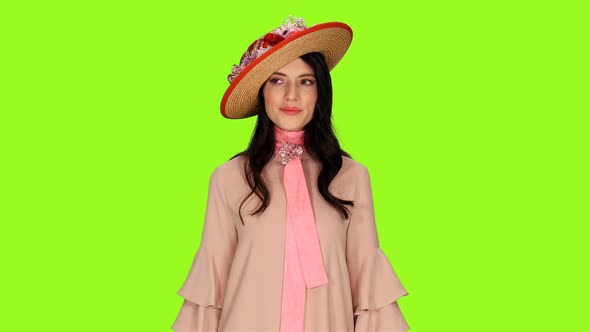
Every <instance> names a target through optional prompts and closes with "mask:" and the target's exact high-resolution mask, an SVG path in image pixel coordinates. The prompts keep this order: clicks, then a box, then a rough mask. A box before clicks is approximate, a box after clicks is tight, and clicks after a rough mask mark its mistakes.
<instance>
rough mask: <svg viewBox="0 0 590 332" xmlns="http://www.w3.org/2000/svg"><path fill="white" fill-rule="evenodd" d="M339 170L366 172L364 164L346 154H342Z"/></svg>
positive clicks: (355, 172) (353, 172)
mask: <svg viewBox="0 0 590 332" xmlns="http://www.w3.org/2000/svg"><path fill="white" fill-rule="evenodd" d="M341 171H343V172H346V173H351V174H362V173H365V172H368V170H367V167H366V166H365V165H363V164H361V163H360V162H358V161H356V160H353V159H351V158H349V157H346V156H342V168H341Z"/></svg>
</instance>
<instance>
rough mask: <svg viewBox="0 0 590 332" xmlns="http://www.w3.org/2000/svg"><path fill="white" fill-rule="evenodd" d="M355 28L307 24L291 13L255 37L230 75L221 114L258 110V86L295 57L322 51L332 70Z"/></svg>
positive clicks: (239, 114)
mask: <svg viewBox="0 0 590 332" xmlns="http://www.w3.org/2000/svg"><path fill="white" fill-rule="evenodd" d="M351 41H352V29H351V28H350V27H349V26H348V25H346V24H344V23H341V22H330V23H322V24H317V25H314V26H311V27H309V28H308V27H307V26H306V25H305V21H304V20H303V19H300V18H293V17H291V16H289V18H288V19H287V20H285V21H284V22H283V24H282V25H281V26H280V27H278V28H276V29H275V30H273V31H271V32H269V33H267V34H265V35H264V36H262V37H260V38H259V39H257V40H255V41H254V42H253V43H252V44H251V45H250V47H248V50H246V53H244V54H243V55H242V58H241V59H240V64H239V65H234V66H233V69H232V72H231V74H230V75H229V76H228V80H229V82H230V86H229V87H228V88H227V90H226V91H225V94H224V95H223V98H222V100H221V115H223V116H224V117H226V118H229V119H242V118H247V117H250V116H253V115H256V114H257V112H258V107H257V106H258V105H257V104H258V90H259V89H260V87H261V86H262V84H263V83H264V82H265V81H266V80H267V79H268V77H269V76H270V75H272V73H274V72H276V71H277V70H278V69H279V68H281V67H283V66H285V65H287V64H288V63H289V62H291V61H293V60H295V59H296V58H298V57H300V56H302V55H304V54H307V53H310V52H320V53H322V54H323V55H324V57H325V58H326V62H327V64H328V68H329V69H330V70H332V68H334V67H335V66H336V64H337V63H338V62H339V61H340V59H342V57H343V56H344V54H345V53H346V51H347V50H348V47H349V46H350V42H351Z"/></svg>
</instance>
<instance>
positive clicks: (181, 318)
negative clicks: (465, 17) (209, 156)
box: [172, 18, 409, 332]
mask: <svg viewBox="0 0 590 332" xmlns="http://www.w3.org/2000/svg"><path fill="white" fill-rule="evenodd" d="M351 40H352V30H351V29H350V27H349V26H347V25H346V24H343V23H339V22H332V23H324V24H319V25H315V26H312V27H310V28H307V27H306V26H305V24H304V21H303V20H302V19H294V18H289V19H288V20H287V21H285V22H283V25H281V26H280V27H279V28H277V29H275V30H274V31H272V32H270V33H267V34H266V35H264V36H263V37H261V38H259V39H258V40H256V41H255V42H254V43H252V44H251V45H250V47H249V48H248V50H247V51H246V53H245V54H244V55H243V56H242V58H241V60H240V65H236V66H234V68H233V70H232V73H231V74H230V75H229V77H228V78H229V81H230V86H229V88H228V89H227V91H226V93H225V95H224V97H223V99H222V103H221V113H222V115H223V116H225V117H226V118H233V119H239V118H245V117H249V116H254V115H256V116H257V123H256V128H255V130H254V134H253V136H252V139H251V141H250V144H249V146H248V148H247V149H246V150H245V151H244V152H242V153H240V154H238V155H237V156H235V157H234V158H232V159H231V160H230V161H228V162H226V163H224V164H222V165H221V166H219V167H218V168H217V169H216V170H215V171H214V172H213V174H212V175H211V179H210V184H209V196H208V202H207V212H206V216H205V224H204V227H203V234H202V239H201V244H200V247H199V250H198V252H197V254H196V256H195V259H194V262H193V264H192V267H191V270H190V272H189V275H188V277H187V279H186V281H185V282H184V285H183V286H182V288H181V289H180V291H179V292H178V293H179V295H180V296H182V297H183V298H184V302H183V304H182V307H181V309H180V313H179V314H178V317H177V318H176V321H175V322H174V325H173V327H172V328H173V329H174V330H175V331H179V332H188V331H223V332H226V331H227V332H230V331H232V332H233V331H281V332H286V331H293V332H295V331H297V332H302V331H318V332H319V331H334V332H335V331H338V332H341V331H342V332H345V331H369V332H370V331H406V330H408V329H409V327H408V324H407V323H406V321H405V319H404V317H403V315H402V313H401V311H400V308H399V306H398V303H397V300H398V299H399V298H400V297H401V296H404V295H407V292H406V290H405V289H404V287H403V286H402V284H401V282H400V280H399V279H398V277H397V276H396V274H395V272H394V270H393V268H392V267H391V264H390V263H389V261H388V259H387V258H386V256H385V255H384V253H383V252H382V251H381V249H380V247H379V240H378V236H377V231H376V225H375V218H374V211H373V201H372V193H371V184H370V179H369V175H368V172H367V169H366V168H365V167H364V166H363V165H362V164H360V163H358V162H356V161H353V160H352V159H351V158H350V156H349V155H348V154H347V153H345V152H344V151H343V150H342V149H341V148H340V145H339V143H338V139H337V138H336V136H335V134H334V131H333V128H332V122H331V113H332V84H331V78H330V70H331V69H332V68H334V66H335V65H336V64H337V63H338V62H339V61H340V59H341V58H342V57H343V56H344V54H345V53H346V51H347V49H348V47H349V45H350V42H351Z"/></svg>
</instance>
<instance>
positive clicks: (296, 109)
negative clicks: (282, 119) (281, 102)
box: [279, 106, 302, 115]
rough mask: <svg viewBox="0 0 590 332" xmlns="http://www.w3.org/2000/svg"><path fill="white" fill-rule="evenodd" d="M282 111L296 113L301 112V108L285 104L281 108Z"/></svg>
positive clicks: (290, 113)
mask: <svg viewBox="0 0 590 332" xmlns="http://www.w3.org/2000/svg"><path fill="white" fill-rule="evenodd" d="M279 109H280V110H281V111H282V112H284V113H286V114H288V115H295V114H297V113H299V112H301V111H302V110H301V108H299V107H294V106H283V107H281V108H279Z"/></svg>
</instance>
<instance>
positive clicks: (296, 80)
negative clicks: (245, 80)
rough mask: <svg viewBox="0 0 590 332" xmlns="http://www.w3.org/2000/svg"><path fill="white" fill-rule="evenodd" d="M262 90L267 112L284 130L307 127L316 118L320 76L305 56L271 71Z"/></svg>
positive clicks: (297, 129) (298, 129) (296, 129)
mask: <svg viewBox="0 0 590 332" xmlns="http://www.w3.org/2000/svg"><path fill="white" fill-rule="evenodd" d="M262 92H263V95H264V108H265V110H266V114H267V115H268V117H269V118H270V120H271V121H272V122H273V123H274V124H275V125H276V126H277V127H279V128H281V129H282V130H286V131H300V130H303V128H304V127H305V125H307V124H308V123H309V121H311V119H312V118H313V112H314V109H315V104H316V101H317V97H318V91H317V85H316V78H315V75H314V72H313V69H312V68H311V67H310V66H309V65H308V64H307V63H305V62H304V61H303V60H301V58H297V59H295V60H293V61H291V62H290V63H288V64H287V65H285V66H284V67H282V68H280V69H279V70H277V71H276V72H274V73H273V74H272V75H270V77H269V78H268V80H266V83H265V85H264V88H263V91H262Z"/></svg>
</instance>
